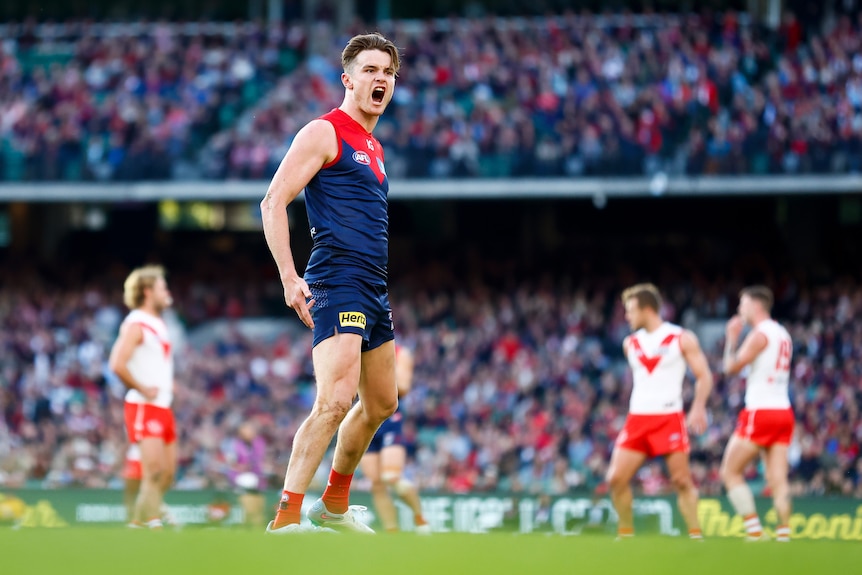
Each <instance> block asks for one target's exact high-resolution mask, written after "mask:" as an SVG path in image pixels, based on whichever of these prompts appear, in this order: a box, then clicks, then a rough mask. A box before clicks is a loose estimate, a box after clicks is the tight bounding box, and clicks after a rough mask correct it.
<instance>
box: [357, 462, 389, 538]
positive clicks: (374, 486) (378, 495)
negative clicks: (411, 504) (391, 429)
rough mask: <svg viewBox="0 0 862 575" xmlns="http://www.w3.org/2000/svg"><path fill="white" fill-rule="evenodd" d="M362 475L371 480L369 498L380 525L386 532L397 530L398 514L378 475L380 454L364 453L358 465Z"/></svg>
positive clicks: (387, 490) (385, 486) (384, 484)
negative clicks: (371, 499)
mask: <svg viewBox="0 0 862 575" xmlns="http://www.w3.org/2000/svg"><path fill="white" fill-rule="evenodd" d="M359 465H360V467H361V468H362V473H363V474H364V475H365V477H367V478H368V479H370V480H371V496H372V498H373V499H374V508H375V509H376V510H377V515H378V516H379V517H380V523H381V524H382V525H383V528H384V529H385V530H386V531H397V530H398V514H397V511H396V509H395V503H393V502H392V497H390V496H389V489H388V486H387V485H386V483H384V482H383V478H382V476H381V473H380V454H379V453H366V454H365V455H364V456H362V460H361V461H360V463H359Z"/></svg>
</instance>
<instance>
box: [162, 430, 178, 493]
mask: <svg viewBox="0 0 862 575" xmlns="http://www.w3.org/2000/svg"><path fill="white" fill-rule="evenodd" d="M164 456H165V460H164V472H163V473H162V482H161V492H162V497H164V495H165V493H167V492H168V491H169V490H170V489H171V486H172V485H173V484H174V478H175V477H176V474H177V442H176V441H172V442H171V443H167V444H165V450H164Z"/></svg>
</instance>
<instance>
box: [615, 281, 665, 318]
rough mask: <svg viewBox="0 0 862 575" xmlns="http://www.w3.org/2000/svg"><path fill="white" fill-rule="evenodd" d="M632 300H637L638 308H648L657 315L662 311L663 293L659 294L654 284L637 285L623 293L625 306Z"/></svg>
mask: <svg viewBox="0 0 862 575" xmlns="http://www.w3.org/2000/svg"><path fill="white" fill-rule="evenodd" d="M630 299H634V300H636V301H637V302H638V307H639V308H641V309H643V308H645V307H648V308H651V309H652V310H654V311H655V312H656V313H658V312H659V310H661V293H659V291H658V288H657V287H655V286H654V285H653V284H650V283H644V284H636V285H633V286H632V287H630V288H627V289H626V290H625V291H623V297H622V300H623V305H625V303H626V302H627V301H629V300H630Z"/></svg>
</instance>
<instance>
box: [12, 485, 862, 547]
mask: <svg viewBox="0 0 862 575" xmlns="http://www.w3.org/2000/svg"><path fill="white" fill-rule="evenodd" d="M277 498H278V493H276V492H275V491H272V492H269V493H267V494H266V499H267V500H268V501H275V500H276V499H277ZM315 498H316V496H313V497H307V498H306V500H307V501H309V502H311V501H314V499H315ZM121 500H122V494H121V493H120V492H118V491H114V490H110V489H94V490H57V491H53V490H42V489H21V490H7V491H5V492H3V493H0V524H2V523H8V524H12V525H15V526H18V527H21V528H25V527H67V526H70V525H105V524H122V523H124V522H125V521H126V510H125V507H124V506H123V504H122V501H121ZM167 500H168V504H169V506H170V508H171V512H172V514H173V516H174V517H176V518H177V520H178V521H179V522H180V523H181V524H184V525H188V526H205V525H213V524H221V525H225V526H230V525H235V524H238V523H241V522H242V519H243V517H242V511H241V509H240V508H239V507H238V506H237V505H235V495H234V494H232V493H230V494H228V493H224V492H219V491H215V490H201V491H178V492H171V493H169V494H168V496H167ZM351 502H352V503H356V504H359V505H366V506H368V507H369V508H370V507H371V503H372V502H371V495H370V494H369V493H363V492H359V493H355V494H353V495H352V499H351ZM225 503H227V504H228V505H225ZM793 506H794V513H793V515H792V517H791V519H790V528H791V531H792V534H793V538H794V539H829V540H841V541H862V504H860V501H859V500H857V499H852V498H844V497H829V498H826V497H804V498H798V499H795V500H794V502H793ZM422 507H423V510H424V512H425V517H426V519H427V520H428V521H429V523H430V524H431V526H432V528H433V530H434V531H435V532H461V533H488V532H494V531H510V532H520V533H557V534H562V535H575V534H583V533H599V534H607V535H608V536H612V534H613V533H615V531H616V515H615V513H614V511H613V508H612V506H611V503H610V501H609V500H608V499H606V498H595V497H591V496H589V495H588V494H584V495H582V496H578V495H567V496H554V497H548V496H532V495H528V496H525V495H511V494H506V493H491V494H482V495H461V494H435V495H427V496H425V497H423V498H422ZM758 507H759V508H760V509H769V511H767V512H766V514H765V515H764V516H763V517H764V527H765V529H766V531H767V532H768V533H770V534H771V531H772V530H773V529H774V528H775V526H776V524H777V517H776V514H775V510H774V509H771V508H770V500H768V499H765V498H761V499H760V500H759V501H758ZM634 511H635V525H636V528H637V529H638V531H639V532H641V533H644V532H647V533H649V532H651V533H659V534H662V535H668V536H677V535H680V534H681V533H683V532H684V529H683V527H684V524H683V522H682V518H681V517H680V516H679V514H678V512H677V509H676V504H675V499H674V498H673V497H641V498H637V499H636V500H635V503H634ZM698 513H699V515H700V521H701V525H702V526H703V531H704V535H705V536H706V537H742V536H744V535H745V529H744V526H743V524H742V518H741V517H739V516H734V515H733V512H732V510H731V508H730V506H729V504H728V503H727V502H726V501H725V500H724V499H716V498H704V499H701V501H700V506H699V508H698ZM400 514H401V524H402V528H403V529H404V530H410V529H412V514H411V512H410V510H409V509H406V508H404V507H401V508H400ZM369 517H370V518H371V519H372V523H373V520H374V517H373V515H372V514H371V512H370V511H369Z"/></svg>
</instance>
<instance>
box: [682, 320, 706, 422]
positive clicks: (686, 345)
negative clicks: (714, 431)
mask: <svg viewBox="0 0 862 575" xmlns="http://www.w3.org/2000/svg"><path fill="white" fill-rule="evenodd" d="M679 345H680V347H681V348H682V356H683V358H685V362H686V363H687V364H688V367H689V369H691V372H692V373H693V374H694V377H695V384H694V400H693V401H692V403H691V408H690V409H689V411H688V426H689V427H690V428H691V430H692V431H694V432H695V433H697V434H698V435H700V434H701V433H703V432H704V431H706V425H707V420H706V402H707V400H708V399H709V394H710V392H711V391H712V371H710V369H709V362H708V361H707V359H706V356H705V355H704V353H703V350H702V349H701V347H700V342H699V341H698V340H697V336H696V335H694V333H692V332H691V331H689V330H685V331H684V332H682V335H681V336H680V340H679Z"/></svg>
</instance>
